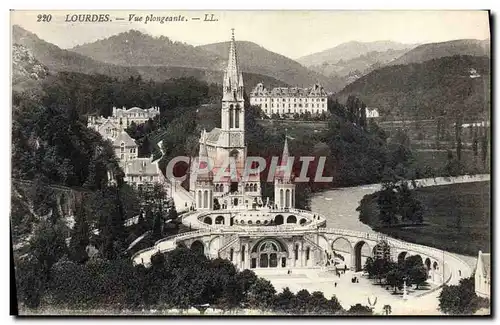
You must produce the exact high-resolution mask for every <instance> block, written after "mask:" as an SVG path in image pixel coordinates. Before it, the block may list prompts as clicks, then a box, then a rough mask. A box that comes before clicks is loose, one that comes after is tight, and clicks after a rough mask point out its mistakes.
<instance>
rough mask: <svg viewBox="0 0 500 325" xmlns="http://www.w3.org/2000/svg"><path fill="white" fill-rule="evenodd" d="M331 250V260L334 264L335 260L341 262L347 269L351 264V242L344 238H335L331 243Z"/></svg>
mask: <svg viewBox="0 0 500 325" xmlns="http://www.w3.org/2000/svg"><path fill="white" fill-rule="evenodd" d="M331 248H332V251H333V256H331V258H332V259H333V261H334V262H335V261H336V260H337V259H340V260H343V261H344V264H345V265H346V266H347V267H350V266H351V264H352V253H353V248H352V244H351V242H350V241H349V240H348V239H346V238H345V237H337V238H335V239H334V240H333V241H332V244H331Z"/></svg>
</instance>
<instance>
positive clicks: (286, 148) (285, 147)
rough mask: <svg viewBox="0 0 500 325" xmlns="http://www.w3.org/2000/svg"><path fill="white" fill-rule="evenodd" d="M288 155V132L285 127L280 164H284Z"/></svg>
mask: <svg viewBox="0 0 500 325" xmlns="http://www.w3.org/2000/svg"><path fill="white" fill-rule="evenodd" d="M289 156H290V155H289V153H288V132H287V130H286V129H285V145H284V147H283V154H282V155H281V164H282V165H286V163H287V161H288V157H289Z"/></svg>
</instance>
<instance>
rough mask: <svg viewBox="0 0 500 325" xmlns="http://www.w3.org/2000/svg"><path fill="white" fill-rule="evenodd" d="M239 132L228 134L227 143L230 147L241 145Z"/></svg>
mask: <svg viewBox="0 0 500 325" xmlns="http://www.w3.org/2000/svg"><path fill="white" fill-rule="evenodd" d="M241 141H242V139H241V134H239V133H232V134H230V135H229V145H230V146H231V147H241Z"/></svg>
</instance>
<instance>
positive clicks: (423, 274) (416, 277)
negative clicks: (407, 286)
mask: <svg viewBox="0 0 500 325" xmlns="http://www.w3.org/2000/svg"><path fill="white" fill-rule="evenodd" d="M408 277H409V279H410V281H411V283H413V284H416V285H417V289H418V288H419V286H420V285H422V284H424V283H425V282H426V281H427V268H426V267H425V266H424V265H423V264H422V265H419V266H414V267H412V268H410V269H409V270H408Z"/></svg>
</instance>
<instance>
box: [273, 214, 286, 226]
mask: <svg viewBox="0 0 500 325" xmlns="http://www.w3.org/2000/svg"><path fill="white" fill-rule="evenodd" d="M274 223H275V224H276V225H282V224H283V223H284V218H283V216H282V215H281V214H278V215H277V216H276V217H274Z"/></svg>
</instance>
